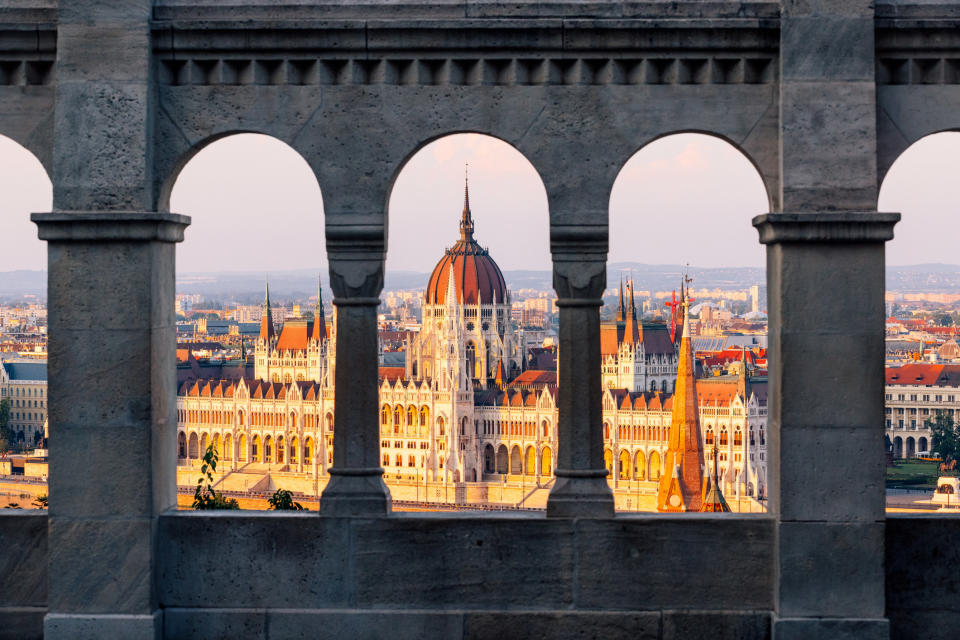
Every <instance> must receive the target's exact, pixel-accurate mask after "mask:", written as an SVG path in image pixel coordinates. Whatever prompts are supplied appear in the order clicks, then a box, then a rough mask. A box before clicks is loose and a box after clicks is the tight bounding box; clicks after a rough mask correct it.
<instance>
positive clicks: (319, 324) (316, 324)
mask: <svg viewBox="0 0 960 640" xmlns="http://www.w3.org/2000/svg"><path fill="white" fill-rule="evenodd" d="M312 337H313V339H314V340H317V341H322V340H325V339H326V337H327V322H326V318H325V317H324V315H323V296H322V294H321V291H320V276H319V274H318V275H317V306H316V308H314V310H313V336H312Z"/></svg>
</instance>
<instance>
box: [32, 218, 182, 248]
mask: <svg viewBox="0 0 960 640" xmlns="http://www.w3.org/2000/svg"><path fill="white" fill-rule="evenodd" d="M30 220H31V221H33V222H34V223H35V224H36V225H37V228H38V230H39V236H40V239H41V240H48V241H51V242H91V241H96V242H150V241H159V242H183V232H184V229H186V228H187V227H188V226H189V225H190V216H183V215H180V214H177V213H157V212H153V211H145V212H139V211H110V212H100V211H96V212H95V211H76V212H70V213H64V212H59V211H58V212H54V213H33V214H30Z"/></svg>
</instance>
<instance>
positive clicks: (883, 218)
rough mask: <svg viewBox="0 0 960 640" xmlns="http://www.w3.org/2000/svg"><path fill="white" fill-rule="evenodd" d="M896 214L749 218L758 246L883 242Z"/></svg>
mask: <svg viewBox="0 0 960 640" xmlns="http://www.w3.org/2000/svg"><path fill="white" fill-rule="evenodd" d="M899 221H900V214H899V213H872V212H851V211H843V212H836V213H821V212H818V213H765V214H763V215H759V216H757V217H755V218H754V219H753V226H754V227H756V228H757V232H758V233H759V234H760V243H761V244H776V243H780V242H846V243H849V242H886V241H887V240H892V239H893V227H894V225H895V224H897V222H899Z"/></svg>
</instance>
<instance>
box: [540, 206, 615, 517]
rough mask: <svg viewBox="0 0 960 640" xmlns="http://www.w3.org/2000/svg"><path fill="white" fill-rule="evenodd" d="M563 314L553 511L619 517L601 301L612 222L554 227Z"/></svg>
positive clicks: (562, 514)
mask: <svg viewBox="0 0 960 640" xmlns="http://www.w3.org/2000/svg"><path fill="white" fill-rule="evenodd" d="M550 250H551V252H552V254H553V287H554V289H555V290H556V292H557V307H558V308H559V311H560V336H559V337H560V344H559V350H558V354H557V355H558V359H557V384H558V390H557V409H558V414H559V415H558V425H557V428H558V444H557V452H556V456H557V463H556V470H555V472H554V473H555V475H556V477H557V481H556V483H555V484H554V486H553V488H552V489H551V490H550V496H549V498H548V499H547V515H548V516H556V517H610V516H613V492H612V491H611V490H610V486H609V485H608V484H607V480H606V478H607V469H606V467H605V466H604V464H603V418H602V388H601V386H602V385H601V380H600V377H601V376H600V366H601V359H600V306H601V305H602V304H603V300H602V296H603V290H604V288H605V287H606V283H607V271H606V267H607V225H605V224H603V225H576V224H570V225H561V224H551V226H550Z"/></svg>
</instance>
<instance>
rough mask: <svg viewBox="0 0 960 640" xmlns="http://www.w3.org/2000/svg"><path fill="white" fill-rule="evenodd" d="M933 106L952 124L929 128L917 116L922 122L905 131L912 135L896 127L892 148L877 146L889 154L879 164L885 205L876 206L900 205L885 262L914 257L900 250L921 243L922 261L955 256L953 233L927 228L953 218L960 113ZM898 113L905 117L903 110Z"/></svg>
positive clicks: (879, 198)
mask: <svg viewBox="0 0 960 640" xmlns="http://www.w3.org/2000/svg"><path fill="white" fill-rule="evenodd" d="M916 111H918V115H919V113H922V114H923V115H924V116H926V115H927V110H920V109H917V110H916ZM932 111H933V112H934V113H938V112H946V111H949V112H950V116H949V118H950V119H951V120H953V122H951V123H950V127H949V128H946V129H944V128H939V127H937V128H933V129H928V128H927V127H928V126H930V125H929V124H928V123H927V122H918V123H917V125H919V126H920V127H915V128H913V129H912V130H911V131H910V132H909V134H910V135H916V137H915V138H912V139H909V140H907V139H905V138H904V137H903V135H902V134H901V132H897V135H896V136H895V140H892V142H896V144H897V147H896V148H895V149H889V148H888V149H882V148H880V147H878V150H877V153H878V155H879V156H881V157H882V156H884V155H887V161H888V162H889V163H890V164H889V166H885V167H884V166H878V167H877V176H878V180H879V183H878V184H879V189H878V190H877V206H878V207H884V208H881V209H879V210H880V211H898V212H900V213H901V215H902V219H901V221H900V222H899V223H898V224H897V227H896V229H897V232H896V235H895V237H894V239H893V240H892V241H891V242H888V243H887V244H886V259H887V262H888V263H892V264H898V263H903V262H904V261H909V262H916V261H918V260H917V254H916V253H915V252H914V253H910V254H903V253H901V251H902V249H903V248H905V247H917V246H922V247H923V261H924V262H953V258H954V256H955V251H956V249H955V243H954V242H953V238H952V234H949V233H931V232H930V230H931V229H937V228H949V226H950V225H954V224H955V222H956V218H955V209H956V201H957V198H958V196H960V185H958V184H957V181H956V174H957V171H958V170H960V122H957V121H958V120H960V118H957V116H956V113H955V110H954V109H950V110H944V109H933V110H932ZM897 115H898V117H906V114H897ZM921 117H923V116H921ZM934 126H935V125H934ZM918 132H920V133H918ZM878 136H879V131H878ZM901 145H902V146H901ZM890 207H896V209H891V208H890Z"/></svg>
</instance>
